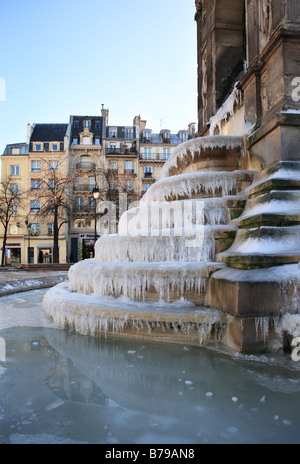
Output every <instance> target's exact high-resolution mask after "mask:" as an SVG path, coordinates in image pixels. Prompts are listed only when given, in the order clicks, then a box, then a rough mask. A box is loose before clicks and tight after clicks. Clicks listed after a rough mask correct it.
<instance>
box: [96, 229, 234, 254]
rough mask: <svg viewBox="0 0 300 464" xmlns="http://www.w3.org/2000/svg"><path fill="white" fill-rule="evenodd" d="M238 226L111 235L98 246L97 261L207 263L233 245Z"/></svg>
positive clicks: (99, 242) (104, 238)
mask: <svg viewBox="0 0 300 464" xmlns="http://www.w3.org/2000/svg"><path fill="white" fill-rule="evenodd" d="M236 232H237V227H236V226H232V225H214V226H198V227H196V228H191V227H190V228H185V229H184V230H183V229H152V230H151V232H150V231H149V234H146V231H145V235H131V234H128V235H110V236H103V237H101V238H100V239H99V240H98V242H97V245H96V256H95V260H96V261H97V262H140V261H141V262H164V261H177V262H183V261H186V262H207V261H212V260H215V256H216V254H217V253H220V252H222V251H224V250H226V249H228V248H229V247H230V245H231V244H232V243H233V240H234V238H235V234H236Z"/></svg>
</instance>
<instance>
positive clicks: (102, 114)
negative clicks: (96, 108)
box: [101, 104, 109, 127]
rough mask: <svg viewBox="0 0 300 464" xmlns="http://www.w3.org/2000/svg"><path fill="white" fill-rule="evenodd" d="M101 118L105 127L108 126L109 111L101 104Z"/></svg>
mask: <svg viewBox="0 0 300 464" xmlns="http://www.w3.org/2000/svg"><path fill="white" fill-rule="evenodd" d="M101 116H102V117H103V118H105V120H106V127H107V126H108V117H109V110H106V109H104V105H103V104H102V109H101Z"/></svg>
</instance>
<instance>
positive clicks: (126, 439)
mask: <svg viewBox="0 0 300 464" xmlns="http://www.w3.org/2000/svg"><path fill="white" fill-rule="evenodd" d="M42 296H43V292H39V293H38V294H37V293H31V294H30V293H29V294H26V295H25V294H24V300H25V301H26V302H27V303H25V301H18V300H17V297H15V303H14V299H13V297H5V298H2V299H1V304H2V306H1V308H3V305H4V306H5V307H6V308H9V309H10V310H12V311H16V312H18V311H19V312H20V314H23V315H24V314H27V315H28V319H27V321H25V317H24V321H25V322H26V323H25V326H27V327H13V326H9V324H8V323H9V315H8V316H7V317H8V319H7V320H6V321H5V318H4V317H3V319H2V321H3V322H4V327H5V328H4V329H2V330H0V337H3V338H4V339H5V341H6V346H7V358H6V362H0V369H1V372H2V375H1V376H0V391H1V397H0V443H104V444H197V443H297V442H299V431H300V420H299V412H300V406H299V403H300V402H299V394H300V377H299V373H300V370H299V369H300V366H298V364H297V363H295V362H293V361H292V360H291V358H290V356H283V355H282V356H281V357H274V355H272V357H268V356H267V355H265V356H263V357H254V356H246V355H238V354H235V353H221V352H219V351H215V350H208V349H205V348H200V347H194V346H188V345H176V344H169V343H160V342H148V341H145V340H131V339H123V338H112V337H107V338H104V337H103V338H101V339H98V338H92V337H89V336H86V335H79V334H75V333H72V332H68V331H65V330H62V329H57V328H55V327H54V326H52V325H51V322H50V321H47V320H45V325H40V326H38V325H35V324H34V320H33V319H32V307H33V304H32V303H33V301H35V303H36V306H35V310H34V311H36V313H35V314H36V316H38V314H39V312H42V306H41V300H42ZM22 299H23V296H22ZM38 299H40V306H39V308H38V306H37V303H38ZM31 300H32V301H31ZM2 314H3V313H2ZM40 316H41V314H40ZM38 320H39V321H41V319H40V318H38Z"/></svg>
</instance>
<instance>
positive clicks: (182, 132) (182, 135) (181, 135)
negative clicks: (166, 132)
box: [179, 131, 188, 143]
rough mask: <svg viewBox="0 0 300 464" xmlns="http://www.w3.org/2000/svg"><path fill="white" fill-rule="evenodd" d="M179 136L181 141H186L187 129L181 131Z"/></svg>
mask: <svg viewBox="0 0 300 464" xmlns="http://www.w3.org/2000/svg"><path fill="white" fill-rule="evenodd" d="M179 138H180V142H181V143H183V142H186V141H187V139H188V133H187V132H186V131H181V132H179Z"/></svg>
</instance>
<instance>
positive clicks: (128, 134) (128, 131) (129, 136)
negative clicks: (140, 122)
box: [125, 127, 132, 139]
mask: <svg viewBox="0 0 300 464" xmlns="http://www.w3.org/2000/svg"><path fill="white" fill-rule="evenodd" d="M125 139H132V128H131V127H125Z"/></svg>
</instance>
